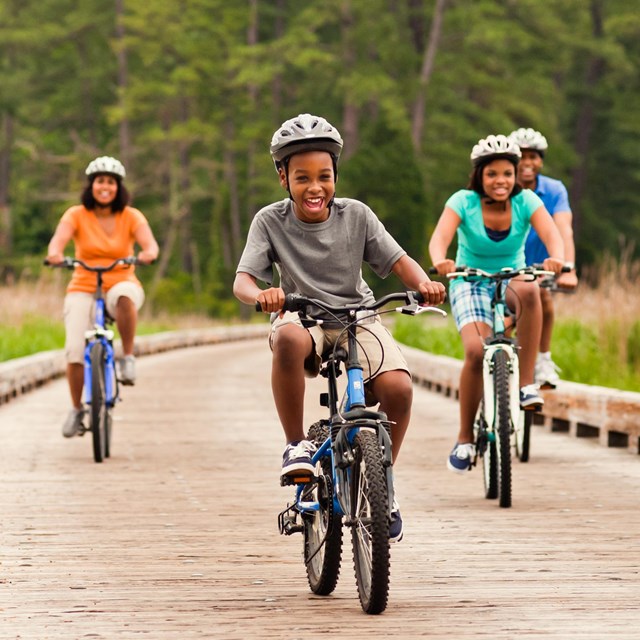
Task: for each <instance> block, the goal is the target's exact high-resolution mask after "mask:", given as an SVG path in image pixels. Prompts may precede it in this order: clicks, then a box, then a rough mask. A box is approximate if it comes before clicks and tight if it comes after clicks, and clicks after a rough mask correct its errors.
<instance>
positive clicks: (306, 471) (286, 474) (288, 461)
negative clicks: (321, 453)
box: [280, 440, 316, 482]
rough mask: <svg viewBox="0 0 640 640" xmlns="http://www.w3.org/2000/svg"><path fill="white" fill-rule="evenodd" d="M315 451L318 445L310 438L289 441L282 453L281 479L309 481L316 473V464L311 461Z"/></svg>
mask: <svg viewBox="0 0 640 640" xmlns="http://www.w3.org/2000/svg"><path fill="white" fill-rule="evenodd" d="M315 452H316V447H315V445H314V444H313V442H309V440H300V442H291V443H289V444H288V445H287V447H286V448H285V450H284V454H283V455H282V473H281V475H280V479H281V480H283V481H285V482H286V481H289V482H308V480H309V478H310V477H311V476H313V475H314V474H315V466H314V464H313V462H311V456H312V455H313V454H314V453H315Z"/></svg>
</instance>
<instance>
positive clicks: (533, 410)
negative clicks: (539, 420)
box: [522, 404, 542, 413]
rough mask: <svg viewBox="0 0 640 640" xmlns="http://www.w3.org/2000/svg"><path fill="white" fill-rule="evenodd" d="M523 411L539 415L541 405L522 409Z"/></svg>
mask: <svg viewBox="0 0 640 640" xmlns="http://www.w3.org/2000/svg"><path fill="white" fill-rule="evenodd" d="M522 409H523V411H530V412H531V413H540V412H541V411H542V405H541V404H533V405H531V406H529V407H522Z"/></svg>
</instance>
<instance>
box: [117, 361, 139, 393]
mask: <svg viewBox="0 0 640 640" xmlns="http://www.w3.org/2000/svg"><path fill="white" fill-rule="evenodd" d="M118 380H120V382H121V383H122V384H126V385H130V386H132V385H134V384H135V383H136V358H135V356H125V357H124V358H122V359H121V360H120V377H119V378H118Z"/></svg>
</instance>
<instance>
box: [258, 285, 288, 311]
mask: <svg viewBox="0 0 640 640" xmlns="http://www.w3.org/2000/svg"><path fill="white" fill-rule="evenodd" d="M284 298H285V295H284V291H283V290H282V289H281V288H280V287H271V288H270V289H265V290H264V291H261V292H260V293H259V294H258V296H257V298H256V303H259V304H260V306H261V307H262V311H264V313H275V312H276V311H280V310H281V309H282V307H283V306H284Z"/></svg>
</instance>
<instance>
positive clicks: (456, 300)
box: [449, 278, 496, 331]
mask: <svg viewBox="0 0 640 640" xmlns="http://www.w3.org/2000/svg"><path fill="white" fill-rule="evenodd" d="M495 288H496V284H495V283H493V282H486V281H482V280H478V281H477V282H468V281H466V280H463V279H462V278H456V279H455V280H453V281H452V282H451V284H450V285H449V300H450V302H451V313H452V314H453V318H454V320H455V321H456V327H458V331H460V329H462V327H464V325H465V324H469V323H471V322H483V323H484V324H488V325H489V326H492V325H493V311H492V309H491V300H492V298H493V292H494V291H495Z"/></svg>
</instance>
